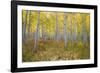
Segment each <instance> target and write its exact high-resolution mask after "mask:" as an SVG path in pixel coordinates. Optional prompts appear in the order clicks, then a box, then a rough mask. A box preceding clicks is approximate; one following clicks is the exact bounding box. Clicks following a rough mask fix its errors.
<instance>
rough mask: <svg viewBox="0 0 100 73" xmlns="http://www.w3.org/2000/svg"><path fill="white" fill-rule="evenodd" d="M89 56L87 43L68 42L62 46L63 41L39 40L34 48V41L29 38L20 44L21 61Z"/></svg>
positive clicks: (83, 57) (71, 58)
mask: <svg viewBox="0 0 100 73" xmlns="http://www.w3.org/2000/svg"><path fill="white" fill-rule="evenodd" d="M89 58H90V45H89V43H88V42H87V43H85V44H83V43H82V42H79V41H78V42H68V43H67V47H66V48H64V41H59V42H58V43H57V42H56V41H51V40H46V41H43V40H40V41H38V47H37V48H34V41H33V40H29V41H27V42H26V43H23V45H22V59H23V62H35V61H58V60H80V59H89Z"/></svg>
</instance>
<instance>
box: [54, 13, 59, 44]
mask: <svg viewBox="0 0 100 73" xmlns="http://www.w3.org/2000/svg"><path fill="white" fill-rule="evenodd" d="M55 29H56V31H55V39H56V41H57V42H58V41H59V26H58V16H57V13H56V28H55Z"/></svg>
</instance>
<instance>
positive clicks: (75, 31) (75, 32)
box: [73, 13, 77, 41]
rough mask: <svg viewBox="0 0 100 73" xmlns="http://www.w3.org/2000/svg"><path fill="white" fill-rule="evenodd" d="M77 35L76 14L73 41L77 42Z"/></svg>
mask: <svg viewBox="0 0 100 73" xmlns="http://www.w3.org/2000/svg"><path fill="white" fill-rule="evenodd" d="M76 34H77V20H76V15H75V13H74V33H73V35H74V36H73V39H74V41H76Z"/></svg>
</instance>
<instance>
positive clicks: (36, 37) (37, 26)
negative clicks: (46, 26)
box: [34, 11, 40, 48]
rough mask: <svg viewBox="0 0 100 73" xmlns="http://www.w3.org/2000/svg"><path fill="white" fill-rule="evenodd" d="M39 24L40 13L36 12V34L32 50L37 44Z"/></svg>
mask: <svg viewBox="0 0 100 73" xmlns="http://www.w3.org/2000/svg"><path fill="white" fill-rule="evenodd" d="M39 24H40V11H38V18H37V24H36V32H35V43H34V48H37V44H38V31H39Z"/></svg>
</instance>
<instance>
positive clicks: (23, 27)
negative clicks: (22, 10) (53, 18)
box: [22, 10, 28, 42]
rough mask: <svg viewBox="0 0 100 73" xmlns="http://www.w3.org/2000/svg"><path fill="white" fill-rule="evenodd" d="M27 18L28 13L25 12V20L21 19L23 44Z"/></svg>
mask: <svg viewBox="0 0 100 73" xmlns="http://www.w3.org/2000/svg"><path fill="white" fill-rule="evenodd" d="M27 16H28V11H27V10H26V14H25V20H24V19H23V24H22V41H23V42H25V40H26V25H27Z"/></svg>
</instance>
